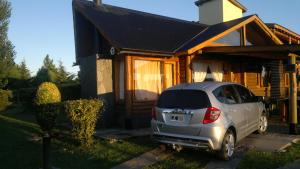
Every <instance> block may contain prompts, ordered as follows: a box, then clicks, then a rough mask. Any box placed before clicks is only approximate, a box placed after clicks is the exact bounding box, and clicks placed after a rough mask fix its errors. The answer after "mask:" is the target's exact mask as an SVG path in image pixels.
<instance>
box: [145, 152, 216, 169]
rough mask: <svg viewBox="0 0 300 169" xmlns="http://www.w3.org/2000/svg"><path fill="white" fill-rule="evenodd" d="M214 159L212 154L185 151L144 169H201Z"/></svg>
mask: <svg viewBox="0 0 300 169" xmlns="http://www.w3.org/2000/svg"><path fill="white" fill-rule="evenodd" d="M212 158H214V156H213V154H212V153H209V152H204V151H200V150H188V149H184V150H183V151H181V152H176V153H174V154H172V155H171V156H170V157H169V158H167V159H165V160H162V161H159V162H157V163H155V164H153V165H151V166H148V167H145V168H144V169H200V168H203V167H205V165H206V164H207V163H208V162H209V160H211V159H212Z"/></svg>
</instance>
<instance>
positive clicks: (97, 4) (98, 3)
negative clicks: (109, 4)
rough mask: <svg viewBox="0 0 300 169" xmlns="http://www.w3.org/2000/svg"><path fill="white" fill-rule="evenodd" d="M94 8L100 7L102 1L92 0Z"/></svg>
mask: <svg viewBox="0 0 300 169" xmlns="http://www.w3.org/2000/svg"><path fill="white" fill-rule="evenodd" d="M94 3H95V5H96V6H100V5H102V0H94Z"/></svg>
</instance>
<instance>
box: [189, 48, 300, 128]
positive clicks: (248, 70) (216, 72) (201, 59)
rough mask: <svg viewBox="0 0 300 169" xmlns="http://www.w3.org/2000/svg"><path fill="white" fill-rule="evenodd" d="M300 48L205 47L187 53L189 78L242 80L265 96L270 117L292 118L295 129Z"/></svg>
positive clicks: (287, 119)
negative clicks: (297, 64)
mask: <svg viewBox="0 0 300 169" xmlns="http://www.w3.org/2000/svg"><path fill="white" fill-rule="evenodd" d="M299 51H300V46H299V45H272V46H217V47H205V48H202V49H200V50H198V51H197V52H195V53H194V54H193V55H189V56H187V58H186V65H187V69H186V70H184V71H185V74H186V81H187V82H201V81H203V80H209V79H206V78H207V77H209V76H213V77H214V78H213V80H216V81H223V82H235V83H239V84H242V85H244V86H246V87H247V88H249V89H250V90H251V91H252V92H253V93H254V94H255V95H257V96H264V97H265V100H266V103H267V105H268V106H267V109H268V110H269V112H270V116H271V117H277V118H278V119H280V121H281V122H290V124H291V130H293V129H295V130H296V124H297V88H298V83H297V78H296V74H297V75H298V73H297V72H298V71H297V69H296V59H297V58H298V57H299V56H298V54H299ZM216 65H219V68H216ZM220 66H221V67H220ZM200 67H205V69H203V68H202V70H201V69H200ZM206 68H207V70H206ZM203 71H205V72H203ZM206 71H207V72H206ZM209 74H211V75H209ZM218 76H219V77H218ZM220 76H222V78H221V79H218V78H220ZM205 77H206V78H205Z"/></svg>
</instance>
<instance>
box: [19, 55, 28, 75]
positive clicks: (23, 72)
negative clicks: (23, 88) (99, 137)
mask: <svg viewBox="0 0 300 169" xmlns="http://www.w3.org/2000/svg"><path fill="white" fill-rule="evenodd" d="M19 71H20V78H21V79H22V80H27V79H29V78H30V71H29V70H28V68H27V65H26V61H25V59H24V60H23V61H22V62H21V63H20V65H19Z"/></svg>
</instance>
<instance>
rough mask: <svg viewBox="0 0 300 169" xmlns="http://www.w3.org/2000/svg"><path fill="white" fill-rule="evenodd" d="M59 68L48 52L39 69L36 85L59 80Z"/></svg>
mask: <svg viewBox="0 0 300 169" xmlns="http://www.w3.org/2000/svg"><path fill="white" fill-rule="evenodd" d="M57 72H58V70H57V68H56V66H55V64H54V63H53V60H52V59H51V58H50V56H49V55H48V54H47V55H46V57H45V58H44V61H43V66H42V67H41V68H40V69H39V70H38V72H37V74H36V77H35V79H34V83H35V84H36V85H39V84H41V83H42V82H53V83H56V82H57Z"/></svg>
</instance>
